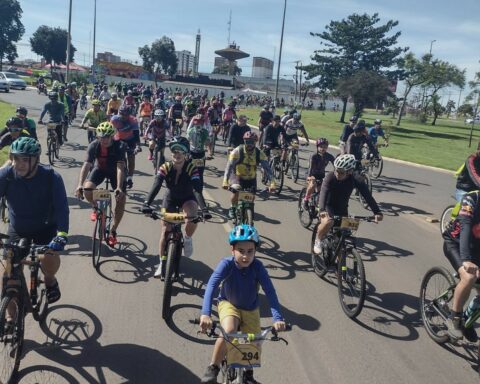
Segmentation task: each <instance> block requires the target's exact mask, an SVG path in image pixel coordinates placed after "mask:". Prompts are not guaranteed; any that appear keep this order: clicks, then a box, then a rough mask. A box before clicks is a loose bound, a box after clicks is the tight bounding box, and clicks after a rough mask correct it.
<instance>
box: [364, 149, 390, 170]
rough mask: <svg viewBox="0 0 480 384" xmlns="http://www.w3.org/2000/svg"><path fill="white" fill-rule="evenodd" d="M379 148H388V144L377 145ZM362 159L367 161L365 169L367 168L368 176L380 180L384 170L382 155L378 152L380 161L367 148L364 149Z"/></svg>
mask: <svg viewBox="0 0 480 384" xmlns="http://www.w3.org/2000/svg"><path fill="white" fill-rule="evenodd" d="M375 146H376V147H377V150H378V148H380V147H386V146H387V144H385V143H383V144H376V145H375ZM362 159H363V160H366V161H367V162H366V163H365V167H366V168H367V171H368V174H369V175H370V176H371V177H372V178H373V179H378V178H379V177H380V176H381V174H382V170H383V159H382V156H381V155H380V152H378V159H376V158H375V157H374V156H373V155H372V154H371V153H370V150H369V148H368V147H367V146H363V147H362Z"/></svg>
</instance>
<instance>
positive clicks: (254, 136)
mask: <svg viewBox="0 0 480 384" xmlns="http://www.w3.org/2000/svg"><path fill="white" fill-rule="evenodd" d="M243 140H253V141H255V142H256V141H258V136H257V134H256V133H255V132H252V131H247V132H245V133H244V135H243Z"/></svg>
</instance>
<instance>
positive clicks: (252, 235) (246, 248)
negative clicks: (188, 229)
mask: <svg viewBox="0 0 480 384" xmlns="http://www.w3.org/2000/svg"><path fill="white" fill-rule="evenodd" d="M228 241H229V243H230V245H231V251H232V257H227V258H224V259H223V260H222V261H221V262H220V263H219V264H218V265H217V267H216V268H215V271H214V272H213V274H212V275H211V276H210V279H209V280H208V284H207V289H206V291H205V296H204V299H203V307H202V315H201V317H200V328H201V330H202V332H205V331H206V330H207V329H209V328H211V327H212V318H211V313H212V312H211V308H212V302H213V296H214V293H215V292H216V291H217V289H218V288H219V287H220V285H221V288H220V292H219V295H218V298H217V299H218V304H217V307H218V316H219V318H220V324H221V326H222V328H223V329H224V330H225V332H226V333H232V332H236V331H237V330H238V329H240V330H241V332H244V333H255V334H257V333H260V332H261V329H260V311H259V297H258V287H259V286H261V287H262V289H263V291H264V292H265V295H266V296H267V298H268V301H269V303H270V308H271V312H272V317H273V327H274V328H275V329H276V330H277V331H284V330H285V322H284V320H283V317H282V315H281V312H280V304H279V302H278V297H277V294H276V292H275V288H274V287H273V284H272V281H271V280H270V277H269V276H268V272H267V270H266V269H265V267H264V266H263V264H262V262H261V261H260V260H258V259H256V258H255V251H256V249H257V247H258V244H259V241H260V240H259V237H258V232H257V230H256V229H255V227H253V226H250V225H247V224H241V225H238V226H236V227H235V228H233V230H232V231H231V232H230V235H229V238H228ZM225 353H226V345H225V340H224V339H223V338H218V339H217V341H216V343H215V347H214V349H213V354H212V360H211V364H210V365H209V366H208V367H207V370H206V372H205V374H204V376H203V377H202V380H201V382H202V383H216V382H217V375H218V373H219V371H220V368H219V366H220V364H221V361H222V359H223V357H224V356H225ZM246 378H247V383H252V384H253V383H257V381H255V379H254V378H253V370H248V371H247V377H246Z"/></svg>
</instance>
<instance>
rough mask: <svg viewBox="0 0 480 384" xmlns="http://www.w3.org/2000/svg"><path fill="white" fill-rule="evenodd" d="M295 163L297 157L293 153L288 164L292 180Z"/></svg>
mask: <svg viewBox="0 0 480 384" xmlns="http://www.w3.org/2000/svg"><path fill="white" fill-rule="evenodd" d="M296 161H297V155H296V154H295V153H292V156H291V157H290V164H289V166H288V167H289V169H290V176H292V180H293V178H294V172H295V170H294V167H295V163H296Z"/></svg>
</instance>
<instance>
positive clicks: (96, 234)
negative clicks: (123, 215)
mask: <svg viewBox="0 0 480 384" xmlns="http://www.w3.org/2000/svg"><path fill="white" fill-rule="evenodd" d="M97 215H98V216H97V220H96V221H95V227H94V229H93V235H92V265H93V268H95V269H97V268H98V264H99V262H100V256H101V255H102V244H103V240H104V233H105V216H104V215H103V212H102V213H100V212H98V213H97Z"/></svg>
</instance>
